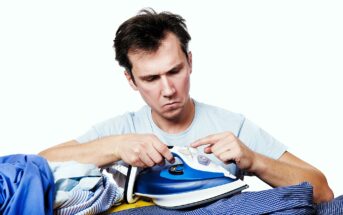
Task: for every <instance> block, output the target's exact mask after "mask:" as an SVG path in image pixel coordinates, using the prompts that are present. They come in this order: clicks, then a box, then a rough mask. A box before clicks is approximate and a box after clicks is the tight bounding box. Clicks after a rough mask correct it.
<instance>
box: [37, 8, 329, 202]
mask: <svg viewBox="0 0 343 215" xmlns="http://www.w3.org/2000/svg"><path fill="white" fill-rule="evenodd" d="M190 39H191V37H190V35H189V33H188V32H187V28H186V25H185V20H184V19H183V18H182V17H181V16H178V15H175V14H171V13H167V12H163V13H159V14H157V13H156V12H154V11H152V10H151V11H149V10H143V11H141V13H139V14H138V15H137V16H135V17H132V18H131V19H129V20H127V21H126V22H124V23H123V24H122V25H121V26H120V27H119V29H118V30H117V33H116V38H115V40H114V48H115V51H116V60H117V61H118V62H119V64H120V65H121V66H123V67H124V69H125V72H124V73H125V76H126V79H127V81H128V83H129V84H130V86H131V87H132V88H133V89H134V90H136V91H138V92H139V93H140V94H141V96H142V98H143V99H144V101H145V102H146V103H147V106H144V107H143V108H142V109H141V110H139V111H137V112H132V113H126V114H124V115H120V116H117V117H115V118H112V119H110V120H107V121H105V122H103V123H100V124H97V125H95V126H94V127H93V128H92V129H91V130H90V131H88V132H87V133H86V134H84V135H83V136H81V137H79V138H77V139H76V140H72V141H69V142H66V143H63V144H60V145H57V146H54V147H52V148H49V149H47V150H45V151H43V152H41V153H40V154H41V155H42V156H44V157H46V158H47V159H48V160H52V161H66V160H77V161H80V162H85V163H94V164H96V165H98V166H99V167H102V166H106V165H109V164H113V163H115V162H117V161H120V160H121V161H123V162H125V163H127V164H131V165H133V166H138V167H151V166H154V165H156V164H161V163H163V162H164V160H165V159H166V160H168V161H170V162H173V159H174V158H173V156H172V154H171V152H170V151H169V149H168V147H167V145H179V146H180V145H183V146H187V145H190V146H192V147H196V148H199V150H203V151H204V153H207V154H209V156H211V157H212V159H214V160H215V161H216V162H217V163H220V164H221V165H223V166H224V167H225V168H227V169H229V170H230V171H231V172H232V173H234V174H235V175H237V176H239V177H240V176H241V174H242V173H244V172H246V173H249V174H253V175H256V176H257V177H259V178H260V179H261V180H263V181H265V182H266V183H268V184H269V185H271V186H273V187H276V186H285V185H293V184H297V183H300V182H303V181H308V182H310V183H311V184H312V185H313V188H314V191H313V192H314V201H315V202H323V201H329V200H331V199H332V198H333V193H332V191H331V189H330V188H329V186H328V184H327V181H326V178H325V176H324V175H323V174H322V173H321V172H320V171H319V170H317V169H316V168H314V167H313V166H311V165H309V164H307V163H306V162H304V161H302V160H300V159H299V158H297V157H296V156H294V155H293V154H291V153H290V152H288V151H287V150H286V147H285V146H284V145H283V144H281V143H280V142H278V141H277V140H275V139H274V138H273V137H271V136H270V135H269V134H267V133H266V132H265V131H263V130H262V129H260V128H259V127H257V126H256V125H254V124H253V123H252V122H250V121H249V120H247V119H245V118H244V116H242V115H240V114H236V113H232V112H229V111H226V110H223V109H220V108H217V107H214V106H210V105H206V104H203V103H200V102H197V101H195V100H193V99H192V98H190V95H189V90H190V76H191V73H192V53H191V52H189V51H188V42H189V41H190ZM80 143H82V144H80Z"/></svg>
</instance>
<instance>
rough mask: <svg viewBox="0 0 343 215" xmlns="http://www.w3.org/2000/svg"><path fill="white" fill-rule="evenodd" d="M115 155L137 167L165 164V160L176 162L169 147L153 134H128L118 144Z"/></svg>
mask: <svg viewBox="0 0 343 215" xmlns="http://www.w3.org/2000/svg"><path fill="white" fill-rule="evenodd" d="M115 155H116V156H117V157H119V158H120V159H121V160H123V161H124V162H125V163H127V164H130V165H132V166H136V167H152V166H154V165H156V164H163V163H164V159H167V160H168V161H169V162H174V157H173V155H172V154H171V152H170V150H169V149H168V146H167V145H166V144H164V143H162V142H161V141H160V140H159V139H158V138H157V137H156V136H155V135H153V134H127V135H124V136H123V138H122V141H121V142H119V143H118V144H116V148H115Z"/></svg>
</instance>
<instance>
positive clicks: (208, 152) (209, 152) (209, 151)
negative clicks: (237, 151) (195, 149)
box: [204, 146, 212, 154]
mask: <svg viewBox="0 0 343 215" xmlns="http://www.w3.org/2000/svg"><path fill="white" fill-rule="evenodd" d="M204 152H205V153H206V154H211V153H212V147H211V146H207V147H206V148H204Z"/></svg>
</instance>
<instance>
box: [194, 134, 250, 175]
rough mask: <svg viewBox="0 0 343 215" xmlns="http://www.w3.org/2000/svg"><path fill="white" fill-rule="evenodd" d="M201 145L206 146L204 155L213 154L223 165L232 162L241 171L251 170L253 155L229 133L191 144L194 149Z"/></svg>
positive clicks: (208, 137) (215, 135)
mask: <svg viewBox="0 0 343 215" xmlns="http://www.w3.org/2000/svg"><path fill="white" fill-rule="evenodd" d="M202 145H208V146H207V147H205V148H204V152H205V153H207V154H210V153H213V154H214V155H215V156H216V157H217V158H218V159H219V160H221V161H223V162H224V163H225V164H229V163H232V162H233V163H236V165H237V166H238V167H239V168H240V169H242V170H247V171H250V170H251V169H252V166H253V164H254V159H255V153H254V152H253V151H252V150H250V149H249V148H248V147H247V146H246V145H244V144H243V143H242V142H241V141H240V140H239V139H238V138H237V137H236V136H235V135H233V134H232V133H231V132H223V133H219V134H213V135H209V136H207V137H204V138H202V139H199V140H197V141H195V142H194V143H192V144H191V146H192V147H194V148H196V147H198V146H202Z"/></svg>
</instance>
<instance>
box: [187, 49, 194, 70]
mask: <svg viewBox="0 0 343 215" xmlns="http://www.w3.org/2000/svg"><path fill="white" fill-rule="evenodd" d="M192 62H193V61H192V52H191V51H189V52H188V64H189V66H190V67H191V73H192Z"/></svg>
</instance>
